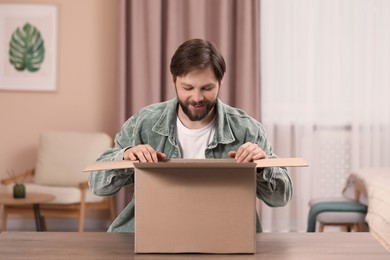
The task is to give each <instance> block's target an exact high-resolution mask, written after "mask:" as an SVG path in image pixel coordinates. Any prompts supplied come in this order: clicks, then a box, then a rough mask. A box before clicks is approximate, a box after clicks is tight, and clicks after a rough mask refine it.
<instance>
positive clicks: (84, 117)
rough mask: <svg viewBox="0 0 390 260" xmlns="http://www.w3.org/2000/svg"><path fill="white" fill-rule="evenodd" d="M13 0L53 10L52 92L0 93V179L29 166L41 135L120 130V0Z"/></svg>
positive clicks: (33, 159)
mask: <svg viewBox="0 0 390 260" xmlns="http://www.w3.org/2000/svg"><path fill="white" fill-rule="evenodd" d="M19 2H20V3H47V4H54V5H57V6H58V47H57V51H58V55H57V63H58V69H57V90H56V91H55V92H27V91H4V90H0V119H1V124H0V133H1V134H0V178H4V177H6V176H7V174H6V170H7V169H13V170H14V171H15V172H21V171H24V170H26V169H29V168H33V167H34V166H35V160H36V147H37V144H38V137H39V134H40V133H41V132H44V131H51V130H59V131H104V132H106V133H108V134H110V135H111V136H113V135H114V134H115V133H116V132H117V131H118V130H119V126H120V122H119V121H120V120H119V116H118V110H119V109H118V95H119V91H118V84H119V79H118V71H119V69H118V64H119V54H118V46H119V30H118V28H119V17H118V16H119V7H120V6H119V5H120V0H110V1H107V0H82V1H73V0H72V1H69V0H52V1H42V0H41V1H39V0H22V1H19V0H14V1H12V3H19ZM0 3H10V2H9V0H0ZM0 8H1V6H0Z"/></svg>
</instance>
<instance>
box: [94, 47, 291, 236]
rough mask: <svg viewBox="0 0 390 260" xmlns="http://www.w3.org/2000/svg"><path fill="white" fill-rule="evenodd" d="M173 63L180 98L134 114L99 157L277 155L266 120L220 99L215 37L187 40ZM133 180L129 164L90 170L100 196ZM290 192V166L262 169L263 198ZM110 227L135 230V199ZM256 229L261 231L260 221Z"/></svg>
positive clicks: (274, 200) (283, 199)
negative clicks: (266, 127)
mask: <svg viewBox="0 0 390 260" xmlns="http://www.w3.org/2000/svg"><path fill="white" fill-rule="evenodd" d="M170 69H171V74H172V80H173V83H174V85H175V89H176V94H177V98H175V99H173V100H170V101H166V102H162V103H157V104H152V105H149V106H147V107H145V108H143V109H141V110H140V111H139V112H138V113H137V114H135V115H133V116H132V117H131V118H130V119H128V120H127V122H126V123H125V124H124V125H123V127H122V130H121V132H120V133H118V134H117V135H116V138H115V147H114V148H112V149H110V150H108V151H106V152H105V153H103V154H102V155H101V156H100V157H99V158H98V161H111V160H139V161H141V162H157V161H158V160H159V159H164V158H229V157H230V158H234V159H235V160H236V161H237V162H238V163H242V162H250V161H253V160H257V159H262V158H272V157H276V155H275V154H273V152H272V147H271V145H270V144H269V143H268V141H267V138H266V135H265V131H264V128H263V126H262V125H261V124H260V123H259V122H257V121H256V120H254V119H253V118H251V117H249V116H248V115H247V114H246V113H245V112H244V111H242V110H239V109H236V108H233V107H230V106H228V105H226V104H224V103H222V102H221V101H220V100H219V99H218V93H219V90H220V87H221V84H222V78H223V75H224V73H225V71H226V65H225V61H224V59H223V57H222V55H221V54H220V53H219V51H218V50H217V49H216V47H215V46H214V45H213V44H212V43H210V42H208V41H204V40H200V39H192V40H189V41H186V42H184V43H183V44H182V45H181V46H180V47H179V48H178V49H177V50H176V52H175V54H174V55H173V57H172V60H171V66H170ZM133 183H134V176H133V170H129V169H127V170H123V169H121V170H105V171H95V172H92V173H91V174H90V176H89V185H90V187H91V189H92V190H93V192H94V193H95V194H97V195H101V196H105V195H111V194H114V193H116V192H118V191H119V190H120V189H121V188H122V187H123V186H126V185H130V184H133ZM291 196H292V183H291V180H290V178H289V176H288V173H287V169H286V168H284V167H274V168H264V169H258V173H257V197H258V198H260V199H262V200H263V201H264V202H265V203H266V204H267V205H269V206H273V207H276V206H284V205H285V204H286V203H287V202H288V201H289V200H290V199H291ZM109 231H114V232H133V231H134V200H133V201H131V202H130V203H129V205H127V206H126V208H125V209H124V210H123V211H122V212H121V213H120V215H119V216H118V217H117V218H116V219H115V220H114V222H113V223H112V224H111V226H110V228H109ZM257 231H258V232H260V231H261V226H260V223H259V221H257Z"/></svg>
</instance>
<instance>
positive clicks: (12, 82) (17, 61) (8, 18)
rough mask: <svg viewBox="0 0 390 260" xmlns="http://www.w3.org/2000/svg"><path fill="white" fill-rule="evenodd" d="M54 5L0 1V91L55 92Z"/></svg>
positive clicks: (55, 38) (55, 43) (55, 35)
mask: <svg viewBox="0 0 390 260" xmlns="http://www.w3.org/2000/svg"><path fill="white" fill-rule="evenodd" d="M56 83H57V6H54V5H46V4H0V91H1V90H29V91H55V90H56Z"/></svg>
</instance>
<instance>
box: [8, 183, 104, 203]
mask: <svg viewBox="0 0 390 260" xmlns="http://www.w3.org/2000/svg"><path fill="white" fill-rule="evenodd" d="M25 186H26V191H27V196H28V193H29V192H40V193H46V194H51V195H54V196H55V199H54V200H52V201H49V202H46V204H73V203H80V198H81V190H80V189H79V188H77V187H54V186H46V185H39V184H34V183H26V184H25ZM12 189H13V185H7V192H10V193H12ZM103 199H104V197H101V196H96V195H94V194H93V193H92V192H91V191H90V190H87V192H86V195H85V201H86V202H87V203H90V202H101V201H103Z"/></svg>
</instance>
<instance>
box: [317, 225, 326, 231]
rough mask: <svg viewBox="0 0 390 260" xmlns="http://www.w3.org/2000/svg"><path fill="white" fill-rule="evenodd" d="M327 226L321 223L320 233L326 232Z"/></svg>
mask: <svg viewBox="0 0 390 260" xmlns="http://www.w3.org/2000/svg"><path fill="white" fill-rule="evenodd" d="M324 228H325V225H324V224H323V223H320V227H319V229H318V231H319V232H324Z"/></svg>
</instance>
